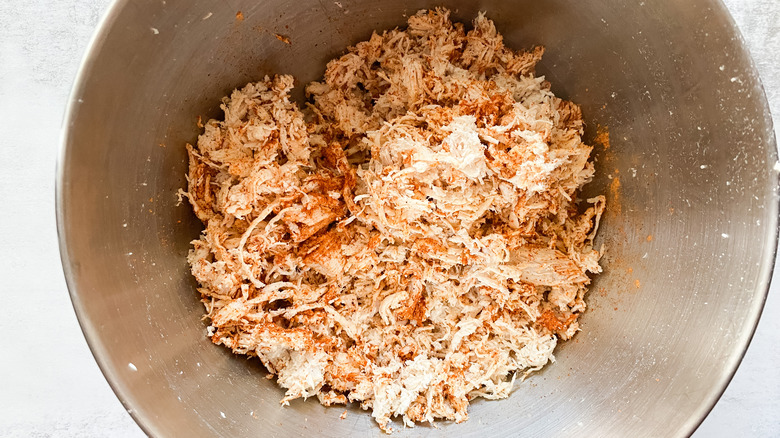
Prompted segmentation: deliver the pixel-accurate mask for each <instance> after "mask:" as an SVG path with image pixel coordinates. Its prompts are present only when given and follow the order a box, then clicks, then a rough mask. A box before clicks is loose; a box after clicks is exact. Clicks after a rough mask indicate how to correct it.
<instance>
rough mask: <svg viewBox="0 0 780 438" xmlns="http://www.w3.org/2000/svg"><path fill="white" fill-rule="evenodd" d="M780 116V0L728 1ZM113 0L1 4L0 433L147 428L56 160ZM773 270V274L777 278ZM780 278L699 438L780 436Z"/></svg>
mask: <svg viewBox="0 0 780 438" xmlns="http://www.w3.org/2000/svg"><path fill="white" fill-rule="evenodd" d="M725 3H726V5H727V6H728V8H729V9H730V10H731V12H732V14H733V16H734V19H735V20H736V22H737V24H738V25H739V27H740V29H741V31H742V35H743V36H744V38H745V40H746V41H747V44H748V46H749V47H750V50H751V53H752V55H753V59H754V60H755V62H756V64H757V66H758V69H759V71H760V73H761V77H762V79H763V82H764V86H765V88H766V93H767V96H768V98H769V102H770V105H771V108H772V111H773V114H775V116H774V121H775V126H778V124H780V117H778V115H780V61H778V57H779V56H780V1H778V0H726V1H725ZM109 4H110V1H109V0H24V1H21V2H15V1H10V0H6V1H2V2H0V120H2V123H0V151H1V152H2V154H3V159H2V160H0V205H2V209H0V245H2V248H3V249H4V251H3V254H4V255H5V257H4V258H3V262H2V263H0V278H2V279H3V282H2V286H0V296H2V298H3V300H2V303H3V311H2V317H0V333H2V334H3V336H2V338H3V340H2V343H1V345H2V353H0V406H2V407H0V436H2V437H49V436H54V437H106V436H110V437H142V436H143V433H142V432H141V430H140V429H139V428H138V426H136V425H135V423H134V422H133V420H132V419H131V418H130V416H129V415H128V414H127V412H125V410H124V408H123V407H122V405H121V404H120V403H119V401H118V400H117V399H116V397H115V396H114V394H113V393H112V392H111V389H110V388H109V386H108V384H107V383H106V381H105V380H104V379H103V376H102V375H101V373H100V370H98V367H97V365H96V364H95V362H94V360H93V359H92V356H91V354H90V352H89V349H88V348H87V345H86V342H85V341H84V337H83V336H82V334H81V331H80V330H79V327H78V323H77V321H76V317H75V315H74V313H73V310H72V307H71V305H70V300H69V298H68V294H67V291H66V288H65V282H64V279H63V276H62V270H61V269H60V261H59V254H58V249H57V239H56V229H55V220H54V178H53V175H54V168H55V161H56V156H57V148H58V142H59V128H60V123H61V121H62V117H63V112H64V108H65V102H66V99H67V95H68V92H69V89H70V86H71V83H72V81H73V78H74V77H75V74H76V71H77V68H78V64H79V61H80V58H81V56H82V54H83V52H84V50H85V47H86V45H87V42H88V40H89V37H90V35H91V34H92V32H93V31H94V29H95V26H96V25H97V23H98V21H99V19H100V17H101V15H102V14H103V13H104V12H105V10H106V9H107V7H108V5H109ZM779 270H780V269H775V273H776V277H777V276H779V275H780V274H778V271H779ZM778 363H780V281H778V279H777V278H776V280H775V284H774V285H773V287H772V290H771V291H770V294H769V299H768V301H767V303H766V308H765V310H764V315H763V317H762V319H761V322H760V324H759V326H758V331H757V332H756V335H755V337H754V339H753V342H752V344H751V346H750V348H749V350H748V352H747V355H746V356H745V359H744V361H743V362H742V365H741V366H740V368H739V370H738V371H737V374H736V376H735V377H734V380H733V381H732V383H731V385H729V387H728V389H727V390H726V392H725V394H724V395H723V397H722V398H721V400H720V401H719V402H718V404H717V405H716V406H715V409H714V410H713V411H712V413H711V414H710V415H709V416H708V417H707V419H706V420H705V421H704V423H703V424H702V425H701V427H700V428H699V430H698V431H697V432H696V433H695V434H694V437H696V438H708V437H715V438H720V437H723V438H725V437H743V436H750V437H780V368H778V365H777V364H778Z"/></svg>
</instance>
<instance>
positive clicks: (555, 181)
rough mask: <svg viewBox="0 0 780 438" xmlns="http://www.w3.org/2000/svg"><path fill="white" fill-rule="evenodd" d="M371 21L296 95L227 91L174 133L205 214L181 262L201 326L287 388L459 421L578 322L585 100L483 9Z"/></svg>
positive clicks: (416, 418)
mask: <svg viewBox="0 0 780 438" xmlns="http://www.w3.org/2000/svg"><path fill="white" fill-rule="evenodd" d="M449 15H450V13H449V11H448V10H446V9H435V10H422V11H420V12H418V13H417V14H416V15H414V16H412V17H410V18H409V20H408V27H407V28H406V29H394V30H391V31H386V32H383V33H381V34H379V33H374V34H373V35H372V36H371V38H370V39H369V40H368V41H363V42H360V43H358V44H357V45H355V46H354V47H350V48H349V49H348V53H346V54H345V55H344V56H341V57H340V58H337V59H334V60H332V61H331V62H330V63H328V65H327V69H326V71H325V75H324V78H323V80H322V81H319V82H312V83H310V84H309V85H308V86H307V87H306V96H307V98H308V101H309V104H308V106H307V107H306V108H303V109H301V108H299V107H298V106H297V105H296V104H295V103H293V102H291V100H290V96H289V93H290V90H291V89H292V87H293V78H292V77H291V76H288V75H279V76H275V77H273V78H269V77H266V78H265V79H264V80H262V81H260V82H257V83H250V84H248V85H246V86H245V87H243V88H241V89H237V90H235V91H233V93H232V94H231V95H230V96H229V97H226V98H224V99H223V103H222V109H223V111H224V119H223V120H209V121H208V122H207V123H206V124H205V126H204V131H203V134H202V135H200V137H199V138H198V142H197V147H193V146H191V145H187V151H188V154H189V162H190V166H189V173H188V176H187V181H188V190H187V192H186V197H187V198H188V199H189V201H190V203H191V205H192V208H193V210H194V212H195V214H196V215H197V217H198V218H199V219H200V220H201V221H202V222H203V223H204V225H205V229H204V230H203V233H202V235H201V236H200V238H199V239H198V240H195V241H193V242H192V245H193V247H192V250H191V251H190V254H189V257H188V260H189V263H190V265H191V268H192V274H193V275H194V277H195V278H196V279H197V281H198V283H199V286H200V287H199V289H198V290H199V292H200V294H201V296H202V300H203V303H204V304H205V307H206V311H207V312H208V317H209V318H210V321H211V325H210V326H209V329H208V332H209V335H210V337H211V340H212V341H213V342H214V343H216V344H221V345H225V346H227V347H228V348H230V349H231V350H232V351H234V352H235V353H239V354H246V355H249V356H257V357H258V358H259V359H260V360H261V361H262V363H263V364H264V365H265V366H266V367H267V369H268V370H269V372H270V373H272V374H273V375H275V376H276V377H277V381H278V384H279V385H281V386H282V387H284V388H285V389H286V395H285V397H284V399H283V400H282V402H283V403H285V404H286V403H287V402H289V401H290V400H293V399H296V398H299V397H303V398H307V397H311V396H317V398H318V399H319V401H320V402H321V403H322V404H324V405H334V404H346V403H350V402H357V403H360V405H361V407H362V408H364V409H370V410H372V415H373V417H374V418H375V419H376V421H377V422H378V424H379V426H380V427H381V428H382V429H383V430H385V431H388V432H389V431H391V427H390V422H391V419H392V418H393V417H397V416H398V417H401V419H402V421H403V424H404V425H406V426H410V427H411V426H413V425H414V424H415V423H417V422H430V423H432V422H434V420H437V419H446V420H453V421H455V422H462V421H465V420H466V419H467V418H468V412H467V409H468V405H469V401H470V400H472V399H474V398H475V397H483V398H487V399H500V398H505V397H507V396H508V395H509V394H510V391H511V390H512V387H513V384H514V382H515V379H516V378H517V377H520V378H521V379H522V378H524V377H525V376H527V375H528V374H529V373H531V372H533V371H536V370H539V369H540V368H542V367H543V366H544V365H545V364H547V363H548V362H549V361H554V357H553V350H554V348H555V346H556V344H557V342H558V340H567V339H569V338H571V337H572V336H573V335H574V334H575V332H576V331H578V330H579V326H578V323H577V318H578V316H579V315H580V314H581V313H582V312H583V311H584V310H585V307H586V306H585V301H584V298H585V294H586V292H587V288H588V285H589V283H590V279H589V277H588V273H592V274H596V273H598V272H600V271H601V268H600V266H599V258H600V256H601V253H602V252H603V249H599V250H597V249H595V248H594V244H593V239H594V237H595V234H596V230H597V228H598V223H599V219H600V217H601V214H602V212H603V211H604V205H605V199H604V197H603V196H598V197H595V198H592V199H588V200H586V202H578V199H577V194H578V191H579V189H580V188H581V187H582V186H583V185H584V184H585V183H587V182H588V181H590V179H591V177H592V176H593V172H594V167H593V164H592V162H590V161H589V155H590V152H591V149H592V148H591V147H590V146H587V145H586V144H584V143H583V142H582V139H581V136H582V134H583V121H582V114H581V112H580V109H579V107H578V106H577V105H575V104H574V103H571V102H567V101H564V100H561V99H559V98H557V97H555V96H554V95H553V93H552V92H551V91H550V84H549V83H548V82H546V81H545V80H544V78H543V77H537V76H535V73H534V68H535V65H536V63H537V62H538V61H539V60H540V59H541V56H542V53H543V49H542V48H540V47H537V48H535V49H533V50H531V51H514V50H512V49H509V48H507V47H505V46H504V44H503V39H502V36H501V35H500V34H499V33H498V32H497V31H496V27H495V26H494V24H493V22H492V21H491V20H489V19H487V18H486V17H485V15H484V14H480V15H479V16H478V17H477V18H476V19H475V20H474V22H473V29H472V30H469V31H468V32H467V30H466V28H465V27H464V25H463V24H460V23H453V22H451V20H450V17H449Z"/></svg>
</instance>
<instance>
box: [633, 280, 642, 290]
mask: <svg viewBox="0 0 780 438" xmlns="http://www.w3.org/2000/svg"><path fill="white" fill-rule="evenodd" d="M634 286H636V288H637V289H639V288H640V287H642V284H641V283H640V282H639V280H634Z"/></svg>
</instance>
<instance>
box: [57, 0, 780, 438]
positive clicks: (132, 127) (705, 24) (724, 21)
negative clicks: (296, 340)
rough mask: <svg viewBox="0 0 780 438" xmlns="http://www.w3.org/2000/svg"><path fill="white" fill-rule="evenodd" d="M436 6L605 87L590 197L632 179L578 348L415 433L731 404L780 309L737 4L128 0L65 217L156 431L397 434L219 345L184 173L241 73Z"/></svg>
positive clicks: (555, 430)
mask: <svg viewBox="0 0 780 438" xmlns="http://www.w3.org/2000/svg"><path fill="white" fill-rule="evenodd" d="M435 5H443V6H446V7H449V8H451V9H452V10H453V17H454V18H455V19H457V20H460V21H465V22H469V21H470V20H471V19H473V18H474V17H475V16H476V14H477V13H478V11H487V13H488V16H489V17H491V18H492V19H494V20H495V22H496V25H497V27H498V29H499V31H500V32H502V33H503V35H504V36H505V41H506V43H507V45H509V46H510V47H514V48H528V47H531V46H533V45H538V44H540V45H544V46H546V48H547V52H546V54H545V57H544V60H543V61H542V63H541V64H540V65H539V68H538V73H539V74H543V75H545V76H546V77H547V79H548V80H550V81H551V82H552V84H553V90H554V91H555V92H556V94H558V95H559V96H562V97H564V98H567V99H571V100H573V101H575V102H577V103H579V104H581V105H582V109H583V112H584V115H585V120H586V122H587V123H588V128H587V132H586V136H587V139H588V140H589V141H592V142H595V143H596V149H595V151H594V156H595V159H596V167H597V176H596V178H595V180H594V181H593V182H592V183H591V184H589V185H588V186H587V187H586V189H585V192H586V193H585V196H589V195H594V194H598V193H606V194H607V196H608V204H609V208H608V211H607V213H606V216H605V218H604V221H603V224H602V229H601V232H600V237H599V239H600V242H601V243H604V244H605V245H606V248H607V255H606V256H605V258H604V260H603V264H604V267H605V269H604V273H602V274H601V275H599V276H597V277H596V278H595V281H594V282H593V286H592V291H591V292H590V295H589V304H590V309H589V310H588V312H587V313H586V314H585V315H584V316H583V317H582V319H581V321H582V332H581V333H579V334H578V335H577V336H576V337H575V339H574V340H572V341H570V342H568V343H566V344H564V345H560V346H559V348H558V349H557V350H556V357H557V361H556V363H555V364H553V365H551V366H549V367H547V368H546V369H544V370H543V371H542V372H539V373H536V374H535V375H533V376H531V377H530V378H528V379H527V380H526V381H525V382H523V383H520V384H518V385H517V386H516V389H515V391H514V393H513V394H512V396H511V397H510V398H508V399H506V400H501V401H482V400H477V401H475V402H474V403H473V404H472V406H471V409H470V420H469V421H467V422H466V423H463V424H450V423H440V424H439V425H438V427H431V426H418V427H416V428H414V429H404V428H403V427H402V426H401V427H396V429H397V436H401V437H403V436H484V435H486V434H490V435H492V436H524V437H535V436H577V437H583V436H585V437H609V436H623V437H625V436H637V437H638V436H655V437H661V436H662V437H673V436H684V435H687V434H690V433H691V432H692V431H693V430H694V429H695V428H696V426H697V425H698V424H699V423H700V422H701V420H702V419H703V418H704V417H705V416H706V415H707V413H708V411H709V410H710V409H711V407H712V406H713V405H714V403H715V402H716V401H717V399H718V397H719V396H720V394H721V393H722V391H723V390H724V388H725V387H726V385H727V384H728V382H729V379H730V378H731V376H732V375H733V373H734V371H735V369H736V367H737V365H738V363H739V361H740V359H741V358H742V355H743V353H744V351H745V349H746V347H747V345H748V342H749V340H750V337H751V335H752V333H753V330H754V328H755V326H756V323H757V320H758V317H759V314H760V312H761V308H762V305H763V303H764V299H765V296H766V292H767V288H768V284H769V281H770V277H771V270H772V266H773V259H774V253H775V247H776V232H777V225H778V184H777V181H778V178H777V168H776V167H775V163H776V161H777V156H776V149H775V140H774V134H773V131H772V126H771V120H770V115H769V110H768V107H767V103H766V100H765V97H764V93H763V90H762V88H761V84H760V82H759V79H758V77H757V73H756V70H755V68H754V66H753V64H752V63H751V60H750V57H749V55H748V53H747V52H746V50H745V47H744V42H743V41H742V39H741V37H740V36H739V33H738V31H737V30H736V29H735V27H734V23H733V21H732V20H731V18H730V17H729V15H728V13H727V12H726V10H725V8H724V7H723V5H722V4H721V3H720V2H718V1H711V0H668V1H663V2H651V1H646V2H623V1H622V0H601V1H596V0H582V1H577V2H572V1H565V0H546V1H538V0H527V1H526V0H481V1H477V2H472V1H462V0H461V1H459V0H442V1H441V2H438V3H430V2H427V1H423V0H339V1H330V0H324V1H323V0H299V1H296V2H289V1H281V0H262V1H261V0H231V1H215V0H186V1H185V0H167V1H160V0H120V1H117V2H116V3H115V4H114V6H113V7H112V8H111V10H110V11H109V13H108V15H107V16H106V18H105V20H104V22H103V24H102V26H101V28H100V31H99V32H98V34H97V35H96V37H95V38H94V40H93V42H92V45H91V47H90V49H89V52H88V54H87V57H86V59H85V61H84V65H83V67H82V70H81V73H80V75H79V77H78V80H77V83H76V86H75V90H74V92H73V95H72V100H71V103H70V107H69V111H68V114H67V117H66V121H65V127H66V129H65V135H64V144H63V148H62V156H61V157H60V161H59V168H58V175H57V208H58V210H57V211H58V213H57V214H58V217H57V219H58V224H59V233H60V245H61V249H62V260H63V265H64V269H65V273H66V277H67V281H68V285H69V288H70V293H71V296H72V299H73V304H74V307H75V309H76V313H77V314H78V317H79V320H80V322H81V325H82V328H83V331H84V334H85V336H86V338H87V340H88V342H89V344H90V347H91V348H92V351H93V353H94V355H95V358H96V360H97V362H98V363H99V365H100V368H101V369H102V370H103V373H104V374H105V376H106V378H107V379H108V381H109V382H110V384H111V386H112V387H113V389H114V391H115V392H116V394H117V396H118V397H119V398H120V399H121V400H122V403H124V405H125V407H126V408H127V410H128V411H129V412H130V413H131V414H132V416H133V417H134V418H135V419H136V421H137V422H138V424H139V425H140V426H141V427H142V428H143V429H144V431H146V432H147V433H148V434H150V435H152V436H191V437H197V436H278V437H285V436H312V435H315V436H333V437H343V436H380V435H381V432H380V431H379V429H378V428H377V427H376V425H375V424H374V423H373V420H372V419H371V417H370V415H369V414H368V413H367V412H363V411H361V410H360V409H359V408H357V407H350V408H349V409H348V414H347V416H346V418H345V419H343V420H342V419H340V418H339V416H340V414H341V413H342V411H343V408H340V407H335V408H325V407H322V406H321V405H319V404H318V403H317V402H316V401H314V400H309V401H305V402H304V401H303V400H297V401H295V402H293V403H292V404H291V406H289V407H284V408H283V407H280V406H279V400H280V399H281V398H282V394H283V391H282V390H281V389H280V388H278V387H277V386H276V384H275V383H274V382H273V381H271V380H267V379H266V378H265V376H266V372H265V370H264V369H263V368H262V366H261V365H260V363H259V361H257V360H256V359H251V360H248V359H246V358H244V357H238V356H234V355H232V354H231V353H230V352H229V351H227V349H225V348H224V347H217V346H214V345H212V344H211V342H210V341H209V340H208V339H207V338H206V336H205V328H206V325H207V324H206V322H204V320H203V319H202V315H203V313H204V310H203V308H202V306H201V304H200V302H199V297H198V294H197V293H196V291H195V287H196V284H195V282H194V280H193V279H192V278H191V276H190V274H189V270H188V266H187V263H186V261H185V256H186V254H187V251H188V248H189V241H190V240H192V239H194V238H196V237H197V235H198V233H199V231H200V229H201V224H200V223H199V222H198V221H197V220H196V219H195V217H194V216H193V215H192V213H191V212H190V208H189V206H188V205H186V204H183V205H178V203H177V197H176V190H177V189H179V188H180V187H183V186H184V185H185V179H184V173H185V171H186V166H187V159H186V154H185V149H184V144H185V143H186V142H194V141H195V139H196V136H197V134H198V128H197V126H196V121H197V118H198V117H199V116H200V117H202V118H203V119H204V120H205V119H207V118H208V117H215V116H219V115H220V110H219V103H220V98H221V97H222V96H224V95H226V94H227V93H229V92H230V91H231V90H232V89H233V88H234V87H238V86H241V85H243V84H245V83H246V82H249V81H252V80H259V79H261V78H262V77H263V76H264V75H265V74H273V73H291V74H293V75H295V76H296V78H297V80H298V84H304V83H307V82H308V81H311V80H313V79H316V78H318V77H320V76H321V75H322V74H323V70H324V66H325V63H326V62H327V60H329V59H331V58H333V57H334V56H337V55H338V54H340V53H341V52H342V51H343V50H344V48H345V47H346V46H348V45H350V44H352V43H355V42H358V41H361V40H364V39H366V38H368V37H369V36H370V34H371V31H372V30H374V29H379V30H381V29H389V28H392V27H395V26H399V25H403V24H404V22H405V17H406V16H408V15H409V14H412V13H414V12H415V11H417V10H418V9H421V8H425V7H432V6H435ZM239 11H240V12H241V13H240V14H238V12H239ZM285 40H286V41H285ZM295 96H296V98H298V99H301V98H302V93H301V92H300V89H299V90H298V91H297V94H296V95H295ZM607 135H608V137H609V139H608V141H607ZM596 140H598V141H596ZM396 425H397V426H398V425H399V424H398V423H396Z"/></svg>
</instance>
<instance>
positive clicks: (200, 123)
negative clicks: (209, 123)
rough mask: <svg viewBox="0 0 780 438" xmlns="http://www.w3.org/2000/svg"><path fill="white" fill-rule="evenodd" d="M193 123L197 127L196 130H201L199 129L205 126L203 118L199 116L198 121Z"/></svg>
mask: <svg viewBox="0 0 780 438" xmlns="http://www.w3.org/2000/svg"><path fill="white" fill-rule="evenodd" d="M195 123H196V124H197V125H198V128H201V129H203V127H204V126H205V125H204V124H203V117H201V116H198V121H197V122H195Z"/></svg>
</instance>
